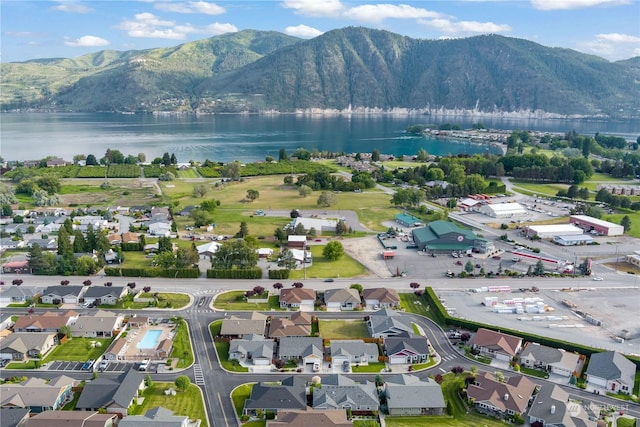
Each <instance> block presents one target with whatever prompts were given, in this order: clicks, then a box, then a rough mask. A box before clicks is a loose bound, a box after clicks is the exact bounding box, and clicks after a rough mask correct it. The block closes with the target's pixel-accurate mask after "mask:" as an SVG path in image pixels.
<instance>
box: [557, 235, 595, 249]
mask: <svg viewBox="0 0 640 427" xmlns="http://www.w3.org/2000/svg"><path fill="white" fill-rule="evenodd" d="M553 241H554V242H556V243H557V244H559V245H561V246H578V245H589V244H591V243H593V237H591V236H589V235H588V234H581V235H579V236H553Z"/></svg>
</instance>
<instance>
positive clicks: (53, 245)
mask: <svg viewBox="0 0 640 427" xmlns="http://www.w3.org/2000/svg"><path fill="white" fill-rule="evenodd" d="M35 245H38V246H40V247H41V248H42V249H43V250H45V251H55V250H57V249H58V241H57V240H56V239H54V238H48V239H29V241H28V242H27V246H28V247H30V248H32V247H34V246H35Z"/></svg>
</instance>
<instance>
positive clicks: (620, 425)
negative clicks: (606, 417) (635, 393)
mask: <svg viewBox="0 0 640 427" xmlns="http://www.w3.org/2000/svg"><path fill="white" fill-rule="evenodd" d="M637 421H638V419H637V418H626V417H621V418H618V419H617V420H616V427H637V425H638V424H637Z"/></svg>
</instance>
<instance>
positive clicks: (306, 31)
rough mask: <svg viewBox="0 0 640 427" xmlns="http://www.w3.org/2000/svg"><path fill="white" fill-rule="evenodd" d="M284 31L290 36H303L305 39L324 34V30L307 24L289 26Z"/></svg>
mask: <svg viewBox="0 0 640 427" xmlns="http://www.w3.org/2000/svg"><path fill="white" fill-rule="evenodd" d="M284 32H285V33H287V34H289V35H290V36H295V37H302V38H303V39H311V38H313V37H317V36H319V35H320V34H322V31H320V30H318V29H316V28H313V27H309V26H307V25H296V26H295V27H287V28H285V29H284Z"/></svg>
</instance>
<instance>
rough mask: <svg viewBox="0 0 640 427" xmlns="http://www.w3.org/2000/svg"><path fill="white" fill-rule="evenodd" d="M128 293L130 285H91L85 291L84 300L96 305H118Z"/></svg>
mask: <svg viewBox="0 0 640 427" xmlns="http://www.w3.org/2000/svg"><path fill="white" fill-rule="evenodd" d="M128 293H129V287H128V286H90V287H89V289H87V290H86V291H85V293H84V302H85V303H89V304H95V305H116V304H117V303H118V301H120V299H122V298H124V297H125V296H127V294H128Z"/></svg>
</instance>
